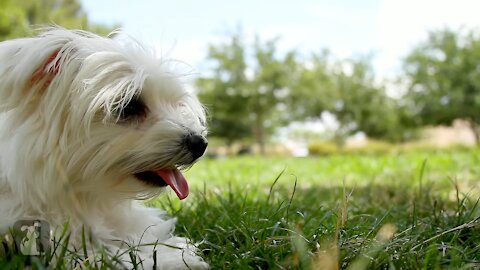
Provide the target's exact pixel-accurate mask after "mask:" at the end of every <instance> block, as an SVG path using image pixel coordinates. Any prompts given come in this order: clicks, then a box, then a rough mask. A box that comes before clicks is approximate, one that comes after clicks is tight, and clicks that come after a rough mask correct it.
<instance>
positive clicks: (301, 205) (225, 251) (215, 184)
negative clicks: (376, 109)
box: [0, 149, 480, 269]
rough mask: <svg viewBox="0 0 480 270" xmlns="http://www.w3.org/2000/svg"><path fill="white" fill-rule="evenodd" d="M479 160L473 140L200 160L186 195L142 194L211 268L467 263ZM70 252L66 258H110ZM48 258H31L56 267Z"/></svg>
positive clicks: (474, 242)
mask: <svg viewBox="0 0 480 270" xmlns="http://www.w3.org/2000/svg"><path fill="white" fill-rule="evenodd" d="M479 165H480V152H479V150H478V149H470V150H468V149H463V150H456V151H451V150H441V151H440V150H439V151H412V152H404V153H398V154H385V155H383V154H382V155H333V156H328V157H308V158H280V157H267V158H264V157H257V156H242V157H232V158H222V159H204V160H202V161H200V162H199V163H198V164H196V165H195V166H193V167H192V168H191V169H190V170H189V171H187V172H186V177H187V179H188V181H189V184H190V186H191V194H190V196H189V197H188V198H187V199H186V200H185V201H179V200H178V199H177V198H176V196H175V195H173V194H172V192H170V194H168V195H166V196H165V195H164V196H161V197H159V198H158V199H155V200H153V201H150V202H148V203H147V204H148V205H150V206H154V207H160V208H163V209H165V210H167V211H168V212H169V214H170V215H171V216H175V217H178V226H177V232H176V233H177V234H180V235H182V236H187V237H189V238H191V239H193V240H194V241H196V242H198V243H199V249H200V251H201V254H200V255H201V256H203V257H204V258H205V260H206V261H207V262H209V263H210V264H211V265H212V268H213V269H472V268H475V267H477V268H478V267H480V245H479V244H478V243H480V233H479V230H480V222H479V220H478V219H479V217H480V209H479V206H478V198H479V194H480V166H479ZM59 250H60V251H61V250H63V249H59ZM67 253H68V254H69V255H68V258H67V257H66V258H64V259H63V260H62V258H60V261H62V262H65V265H66V266H65V267H61V268H65V269H71V268H74V266H75V265H76V266H79V265H80V264H81V265H83V266H84V267H83V268H85V269H108V268H109V265H111V261H112V260H113V261H115V258H106V259H104V261H100V262H99V263H96V264H88V263H84V261H82V258H83V257H84V256H83V255H82V251H81V250H80V251H78V253H77V254H75V253H72V252H70V251H69V252H67ZM58 256H60V257H61V256H62V255H61V253H60V255H59V254H57V255H56V257H57V258H58ZM52 257H53V256H52ZM69 258H74V259H73V260H74V261H72V259H69ZM11 260H17V263H16V264H12V263H8V261H11ZM22 260H23V259H22V258H18V257H8V258H0V266H2V265H3V266H5V265H13V266H15V265H17V266H18V265H25V264H24V262H23V261H22ZM42 262H44V263H38V262H34V263H33V264H32V268H33V269H43V268H44V267H45V268H46V269H53V268H57V267H60V266H59V265H58V262H56V263H54V262H49V261H48V260H47V261H45V260H44V261H42ZM79 262H80V263H79ZM159 263H161V262H159ZM76 266H75V267H76ZM11 269H13V268H11Z"/></svg>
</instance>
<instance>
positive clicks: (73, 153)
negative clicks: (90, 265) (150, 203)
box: [0, 28, 209, 269]
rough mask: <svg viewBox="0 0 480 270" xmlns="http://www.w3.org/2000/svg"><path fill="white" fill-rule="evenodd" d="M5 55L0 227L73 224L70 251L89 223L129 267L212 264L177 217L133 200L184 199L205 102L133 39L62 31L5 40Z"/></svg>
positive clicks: (201, 141)
mask: <svg viewBox="0 0 480 270" xmlns="http://www.w3.org/2000/svg"><path fill="white" fill-rule="evenodd" d="M0 60H1V65H0V217H1V218H0V232H3V233H5V232H7V231H8V230H9V228H11V227H12V226H13V224H15V222H16V221H18V220H25V219H27V220H29V219H31V220H34V219H35V220H37V219H38V220H44V221H46V222H47V223H48V224H49V225H50V226H51V228H52V230H53V235H52V238H54V237H55V236H57V237H58V235H59V232H61V231H62V228H63V226H67V225H65V224H68V230H69V233H70V242H69V245H68V247H69V248H71V249H72V250H74V249H76V250H79V248H81V247H82V243H83V242H82V238H83V237H82V234H83V233H84V232H85V231H88V233H89V235H91V236H92V239H93V240H92V243H91V245H92V246H93V248H92V247H89V248H91V249H92V250H93V251H95V250H99V249H100V248H101V249H105V250H107V251H108V252H110V254H116V255H118V257H120V261H122V265H123V267H126V268H131V267H133V265H132V263H134V262H135V261H136V262H137V263H138V262H140V263H139V265H140V266H143V268H145V269H151V268H152V266H156V267H157V268H158V269H208V268H209V266H208V265H207V263H205V262H204V261H203V260H202V258H201V257H200V256H198V255H197V250H196V247H195V245H194V243H192V242H191V241H190V240H188V239H186V238H183V237H177V236H174V235H173V230H174V226H175V222H176V220H175V219H168V218H166V217H165V215H164V213H163V212H162V211H160V210H158V209H151V208H147V207H144V206H142V204H141V203H139V202H138V200H140V199H147V198H152V197H154V196H156V195H158V194H159V193H161V192H162V191H163V190H165V189H166V188H167V189H168V188H170V189H172V190H173V191H174V192H175V193H176V195H177V196H178V198H179V199H184V198H185V197H187V196H188V193H189V189H188V184H187V180H186V179H185V177H184V176H183V174H182V172H181V171H182V170H184V169H186V168H188V167H189V166H191V165H192V164H193V163H194V162H195V161H196V160H197V159H198V158H200V157H201V156H202V155H203V154H204V152H205V149H206V147H207V140H206V138H205V136H206V133H207V129H206V125H205V112H204V108H203V107H202V105H201V104H200V103H199V101H198V99H197V98H196V97H195V96H194V95H193V93H190V92H188V91H186V89H185V87H184V86H182V84H181V82H180V80H179V76H178V75H175V73H174V72H173V70H172V67H171V66H170V67H169V66H168V64H167V62H166V61H160V60H156V56H155V54H154V52H153V51H151V50H149V49H147V48H145V47H144V46H142V45H141V44H139V43H138V42H130V43H125V42H123V43H122V42H115V41H114V40H112V39H109V38H104V37H100V36H97V35H95V34H92V33H89V32H85V31H72V30H65V29H61V28H52V29H48V30H47V31H45V32H44V33H43V34H40V35H39V36H37V37H32V38H22V39H15V40H10V41H5V42H2V43H0ZM55 232H56V233H55ZM83 239H84V238H83ZM132 250H133V253H132V252H131V251H132ZM131 254H135V256H134V257H133V258H132V255H131ZM122 265H120V266H122ZM137 267H138V266H137Z"/></svg>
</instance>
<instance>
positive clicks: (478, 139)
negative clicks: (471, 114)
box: [467, 119, 480, 146]
mask: <svg viewBox="0 0 480 270" xmlns="http://www.w3.org/2000/svg"><path fill="white" fill-rule="evenodd" d="M467 121H468V124H469V125H470V129H471V130H472V132H473V135H474V137H475V145H477V146H479V145H480V124H478V123H477V122H475V120H472V119H468V120H467Z"/></svg>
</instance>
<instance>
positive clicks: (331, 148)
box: [308, 141, 339, 156]
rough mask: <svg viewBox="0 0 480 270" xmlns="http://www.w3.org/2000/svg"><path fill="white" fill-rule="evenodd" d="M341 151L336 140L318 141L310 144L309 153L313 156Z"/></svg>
mask: <svg viewBox="0 0 480 270" xmlns="http://www.w3.org/2000/svg"><path fill="white" fill-rule="evenodd" d="M338 153H339V147H338V145H337V144H336V143H334V142H329V141H316V142H312V143H310V144H308V154H309V155H313V156H328V155H334V154H338Z"/></svg>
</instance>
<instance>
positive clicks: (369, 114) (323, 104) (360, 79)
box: [292, 51, 411, 143]
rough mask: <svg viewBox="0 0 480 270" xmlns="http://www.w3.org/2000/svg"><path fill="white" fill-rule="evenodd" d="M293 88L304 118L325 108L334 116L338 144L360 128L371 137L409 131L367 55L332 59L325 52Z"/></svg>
mask: <svg viewBox="0 0 480 270" xmlns="http://www.w3.org/2000/svg"><path fill="white" fill-rule="evenodd" d="M294 87H295V88H297V89H296V90H295V91H292V92H293V93H295V94H298V96H297V97H295V98H296V99H297V100H298V101H297V102H298V104H302V101H303V103H304V104H306V106H304V107H303V108H304V111H303V113H304V114H303V115H304V117H306V118H313V117H318V116H319V115H320V114H321V113H322V112H325V111H328V112H330V113H331V114H333V115H334V116H335V118H336V119H337V121H338V122H339V124H340V127H339V128H338V130H336V134H335V137H336V140H337V141H338V142H339V143H342V142H343V140H344V139H345V138H346V137H348V136H349V135H352V134H354V133H356V132H359V131H362V132H364V133H365V134H367V135H368V136H369V137H371V138H382V139H387V140H390V141H402V140H406V139H409V135H410V134H411V132H410V130H409V129H408V128H406V126H405V125H404V120H405V119H407V115H406V114H405V113H404V111H403V109H402V107H401V106H400V103H399V102H398V100H396V99H393V98H391V97H389V96H387V94H386V91H385V87H384V86H383V85H382V84H380V83H377V82H375V74H374V72H373V68H372V67H371V59H370V58H369V57H364V58H354V59H346V60H334V59H332V57H331V56H330V55H329V53H328V52H327V51H324V52H322V54H320V55H314V56H313V57H312V61H310V62H309V65H308V66H304V67H303V69H302V71H301V75H300V79H299V80H298V83H297V84H296V85H295V86H294Z"/></svg>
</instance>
